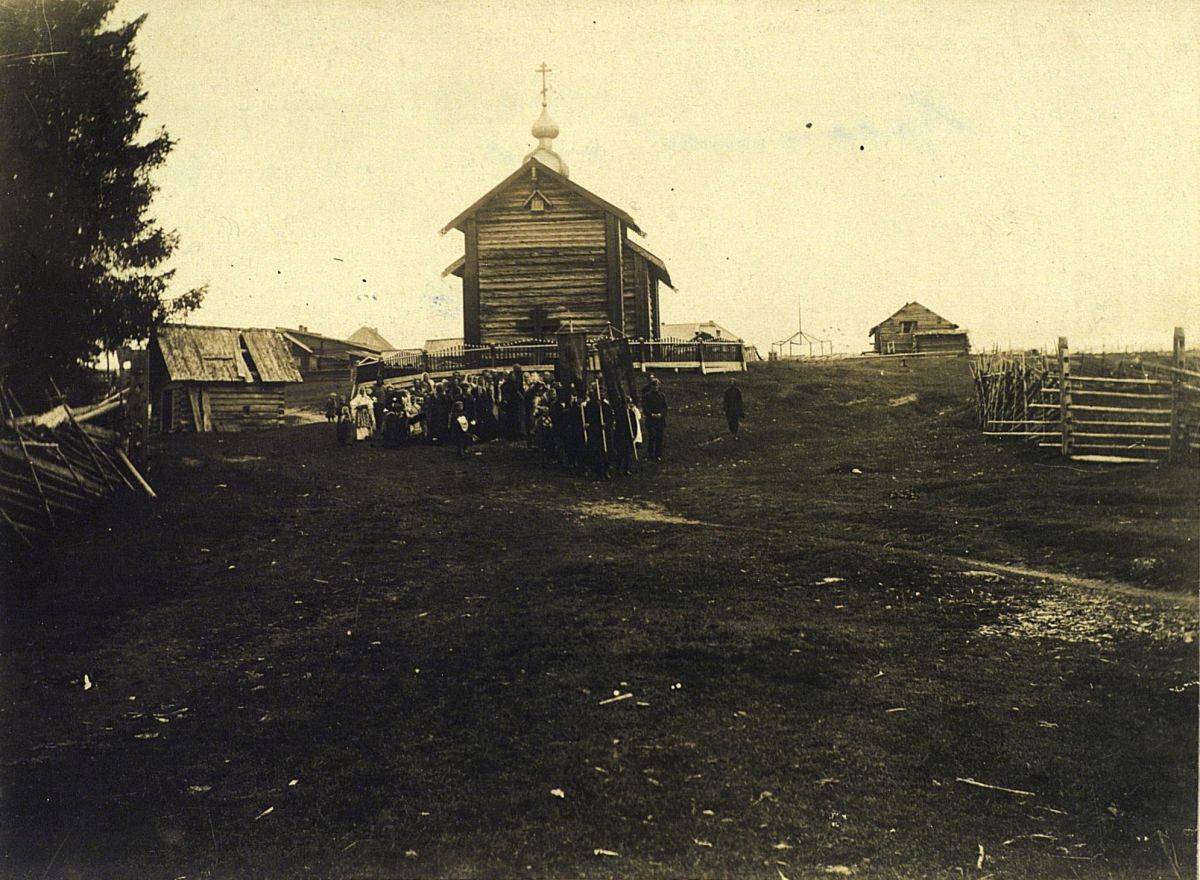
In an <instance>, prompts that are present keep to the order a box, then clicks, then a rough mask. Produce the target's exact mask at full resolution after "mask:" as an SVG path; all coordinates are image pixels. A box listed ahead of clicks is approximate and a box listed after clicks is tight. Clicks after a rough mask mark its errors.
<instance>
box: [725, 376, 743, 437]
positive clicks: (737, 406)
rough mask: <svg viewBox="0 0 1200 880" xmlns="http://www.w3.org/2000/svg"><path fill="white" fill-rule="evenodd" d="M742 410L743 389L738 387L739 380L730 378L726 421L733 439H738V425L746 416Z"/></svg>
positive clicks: (727, 391) (727, 390) (726, 390)
mask: <svg viewBox="0 0 1200 880" xmlns="http://www.w3.org/2000/svg"><path fill="white" fill-rule="evenodd" d="M745 414H746V411H745V410H744V409H743V408H742V389H741V388H740V387H738V383H737V379H734V378H732V377H731V378H730V379H729V386H728V387H727V388H726V389H725V421H727V422H728V423H729V433H730V434H732V435H733V439H734V440H736V439H737V437H738V423H739V422H740V421H741V420H742V417H743V416H745Z"/></svg>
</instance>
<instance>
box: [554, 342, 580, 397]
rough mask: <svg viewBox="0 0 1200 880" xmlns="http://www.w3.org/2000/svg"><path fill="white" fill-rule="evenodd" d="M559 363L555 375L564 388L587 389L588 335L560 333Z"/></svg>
mask: <svg viewBox="0 0 1200 880" xmlns="http://www.w3.org/2000/svg"><path fill="white" fill-rule="evenodd" d="M557 338H558V362H557V364H556V365H555V368H554V373H555V376H556V378H557V379H558V381H559V383H560V384H562V385H563V386H569V387H575V388H586V387H587V362H588V350H587V334H586V333H582V332H580V333H559V334H558V337H557Z"/></svg>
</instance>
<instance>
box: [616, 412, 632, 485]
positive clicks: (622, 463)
mask: <svg viewBox="0 0 1200 880" xmlns="http://www.w3.org/2000/svg"><path fill="white" fill-rule="evenodd" d="M613 415H614V422H615V424H614V425H613V455H614V458H615V462H614V463H615V465H616V468H617V473H619V474H625V475H627V476H628V475H629V474H630V473H632V472H633V456H634V448H633V446H634V441H635V439H636V438H637V423H636V420H637V416H636V415H634V412H633V402H632V401H629V400H625V399H618V400H617V402H616V403H615V404H614V406H613Z"/></svg>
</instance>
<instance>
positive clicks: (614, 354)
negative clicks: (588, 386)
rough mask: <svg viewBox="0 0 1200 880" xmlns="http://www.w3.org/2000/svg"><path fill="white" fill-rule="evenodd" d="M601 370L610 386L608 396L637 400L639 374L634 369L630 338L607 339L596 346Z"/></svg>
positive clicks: (606, 383) (607, 384)
mask: <svg viewBox="0 0 1200 880" xmlns="http://www.w3.org/2000/svg"><path fill="white" fill-rule="evenodd" d="M596 350H597V351H598V353H599V355H600V372H601V373H603V374H604V384H605V386H606V387H607V388H608V398H609V400H611V401H614V402H615V401H616V400H617V398H622V399H625V400H632V401H635V402H636V401H637V376H636V374H635V373H634V370H633V352H632V351H630V349H629V340H628V339H606V340H604V341H603V342H600V343H599V344H598V345H597V346H596Z"/></svg>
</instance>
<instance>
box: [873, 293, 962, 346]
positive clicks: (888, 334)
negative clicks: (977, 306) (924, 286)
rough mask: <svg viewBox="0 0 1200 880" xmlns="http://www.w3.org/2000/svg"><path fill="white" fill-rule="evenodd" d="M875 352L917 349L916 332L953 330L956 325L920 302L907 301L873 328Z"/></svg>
mask: <svg viewBox="0 0 1200 880" xmlns="http://www.w3.org/2000/svg"><path fill="white" fill-rule="evenodd" d="M874 329H875V331H876V332H875V351H876V353H877V354H900V353H904V352H915V351H916V350H917V340H916V333H917V332H919V331H926V330H945V331H953V330H957V329H958V325H957V324H954V323H951V322H950V321H947V320H946V319H945V318H943V317H942V316H941V315H939V314H937V313H936V312H933V311H931V310H930V309H927V308H926V307H925V306H923V305H921V304H920V303H915V302H913V303H908V304H907V305H905V306H904V307H903V308H902V309H900V311H898V312H896V314H894V315H892V316H891V317H890V318H888V319H887V320H886V321H881V322H880V323H879V324H878V325H877V326H876V327H875V328H874Z"/></svg>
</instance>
